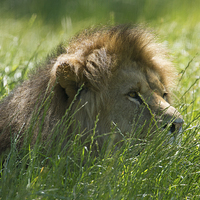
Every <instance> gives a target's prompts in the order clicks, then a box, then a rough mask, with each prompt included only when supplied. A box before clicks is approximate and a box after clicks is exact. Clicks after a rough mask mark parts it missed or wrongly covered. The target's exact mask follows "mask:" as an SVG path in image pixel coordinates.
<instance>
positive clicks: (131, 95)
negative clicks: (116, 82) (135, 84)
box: [128, 92, 137, 98]
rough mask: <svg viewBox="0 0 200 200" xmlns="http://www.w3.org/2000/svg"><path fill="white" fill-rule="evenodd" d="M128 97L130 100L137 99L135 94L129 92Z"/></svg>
mask: <svg viewBox="0 0 200 200" xmlns="http://www.w3.org/2000/svg"><path fill="white" fill-rule="evenodd" d="M128 96H129V97H131V98H136V97H137V93H136V92H129V93H128Z"/></svg>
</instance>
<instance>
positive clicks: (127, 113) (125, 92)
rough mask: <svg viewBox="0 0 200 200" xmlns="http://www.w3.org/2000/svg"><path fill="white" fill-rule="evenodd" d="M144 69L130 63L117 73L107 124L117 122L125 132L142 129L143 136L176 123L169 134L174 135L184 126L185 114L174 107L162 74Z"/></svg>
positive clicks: (111, 85) (107, 107) (107, 108)
mask: <svg viewBox="0 0 200 200" xmlns="http://www.w3.org/2000/svg"><path fill="white" fill-rule="evenodd" d="M142 69H144V67H143V66H140V65H138V64H137V63H136V62H129V63H126V64H124V67H122V69H120V70H119V71H117V72H116V73H115V74H113V76H112V78H111V80H110V82H109V87H108V89H107V94H108V98H107V101H108V102H107V103H106V104H105V110H104V111H105V114H103V117H102V120H103V123H105V121H107V122H108V121H110V122H111V123H112V122H113V123H114V124H116V126H117V127H118V128H119V129H120V130H121V132H122V133H123V134H124V133H126V132H131V131H137V130H140V136H141V137H145V136H146V134H147V133H148V132H150V133H153V132H154V131H156V130H157V129H158V128H163V129H164V128H165V127H167V125H168V124H169V123H172V125H171V127H170V130H169V133H173V135H172V137H173V136H174V134H177V133H178V132H179V131H180V129H181V126H182V123H183V119H182V116H181V115H180V113H179V112H178V111H177V110H176V109H175V108H174V107H172V106H170V104H169V101H170V94H169V93H168V91H167V88H166V87H165V85H164V84H163V83H162V82H161V80H160V77H159V74H158V73H157V72H155V71H153V70H150V69H148V70H142Z"/></svg>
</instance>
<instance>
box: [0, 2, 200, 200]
mask: <svg viewBox="0 0 200 200" xmlns="http://www.w3.org/2000/svg"><path fill="white" fill-rule="evenodd" d="M2 2H3V3H4V4H2V5H4V7H5V8H7V10H6V9H5V10H6V11H4V10H2V12H1V20H0V84H1V86H0V98H1V99H2V98H3V97H4V96H6V95H7V94H8V93H9V92H10V91H11V90H12V89H13V88H14V87H15V86H16V85H17V84H19V82H21V81H22V80H24V79H26V78H27V73H28V72H29V71H30V69H33V68H34V66H35V63H36V62H40V61H41V60H43V59H44V57H45V56H46V54H47V53H48V52H50V51H51V50H52V49H53V48H54V47H55V46H56V45H57V44H59V43H60V41H62V40H63V39H68V38H70V37H71V36H72V35H73V34H74V33H75V32H77V31H79V30H81V29H83V28H85V27H87V26H91V25H93V24H99V23H102V24H104V23H107V21H108V20H109V23H111V24H112V23H115V22H116V23H121V22H132V21H133V22H142V23H148V26H150V27H152V28H154V29H155V30H156V33H158V35H159V41H161V42H163V41H164V44H166V45H167V46H168V47H169V49H170V50H171V54H172V56H173V62H174V65H175V67H176V69H177V72H178V83H177V86H176V90H175V96H174V106H175V107H176V108H177V109H178V110H179V111H180V112H181V114H182V115H183V118H184V121H185V123H184V126H183V140H182V144H181V145H177V144H172V145H162V144H163V138H165V134H166V133H160V134H158V135H159V136H158V137H157V138H156V139H154V140H152V141H148V140H144V141H142V144H141V145H144V144H145V148H143V146H140V145H133V140H134V137H135V135H133V136H132V137H131V139H128V138H125V139H124V144H123V146H122V147H121V148H120V149H118V150H117V151H113V150H114V147H113V149H110V151H106V150H105V149H104V148H103V149H102V150H101V151H100V152H99V156H98V157H95V155H93V154H92V153H91V149H87V148H86V147H85V145H84V144H82V143H81V134H80V135H74V134H72V136H71V138H70V140H69V144H68V145H67V146H66V148H68V150H67V154H66V153H65V152H64V151H61V150H60V146H59V143H58V144H57V145H55V147H54V149H47V148H44V147H43V146H42V145H41V143H39V142H38V143H37V144H36V145H35V146H34V148H30V147H29V145H28V143H27V146H25V147H24V149H23V150H21V151H17V150H16V142H17V140H16V141H13V145H12V148H11V150H10V151H9V152H7V153H6V154H5V155H4V158H5V160H4V161H3V159H1V162H0V164H1V166H0V199H20V200H21V199H170V200H171V199H199V198H200V149H199V148H200V147H199V145H200V144H199V141H200V135H199V134H200V125H199V121H200V111H199V108H200V80H199V79H200V61H199V60H200V56H199V46H200V40H199V33H200V24H199V22H198V15H199V10H198V8H199V6H198V5H199V4H198V1H197V0H196V1H193V2H192V3H191V1H186V0H182V1H180V0H177V1H176V2H175V1H170V0H168V1H164V0H163V1H162V4H161V3H160V1H158V0H154V3H153V4H152V5H151V4H150V2H149V1H145V0H143V1H141V2H142V3H137V1H123V2H122V1H116V2H115V1H113V2H112V1H102V2H101V4H99V3H97V2H96V1H92V2H91V1H90V0H87V1H77V2H78V3H77V4H76V3H73V2H71V1H69V3H70V4H69V5H70V6H72V7H73V9H74V10H73V11H71V10H70V8H66V7H65V6H66V5H68V4H66V5H65V6H60V7H59V8H58V7H57V9H60V10H59V11H60V12H59V16H58V17H57V18H55V19H54V21H52V23H51V22H49V23H48V22H47V19H51V16H50V13H51V11H52V10H53V8H52V7H48V10H44V12H42V10H41V9H42V8H43V9H44V7H42V8H38V10H39V9H40V10H39V11H40V12H39V11H38V10H34V11H32V10H31V9H34V8H35V9H36V7H34V5H32V6H30V8H29V7H27V10H29V12H30V13H31V14H30V13H28V14H27V13H22V14H21V15H20V16H18V15H17V14H18V13H19V11H20V6H19V5H15V8H16V9H15V10H12V9H11V8H10V7H9V6H8V5H11V3H10V4H9V3H8V2H12V1H2ZM13 2H14V1H13ZM15 2H18V1H15ZM19 2H20V1H19ZM33 2H34V1H33ZM35 2H36V3H37V1H35ZM59 2H60V1H59ZM32 4H33V3H32ZM39 5H43V4H38V6H39ZM25 6H27V5H25ZM87 6H89V8H88V11H87V12H86V11H85V10H86V9H85V8H86V7H87ZM4 7H3V8H4ZM8 8H10V9H11V10H9V9H8ZM64 8H65V9H67V10H66V11H65V10H64ZM21 10H23V7H22V8H21ZM25 10H26V9H25ZM13 11H14V12H13ZM23 12H25V11H24V10H23ZM64 12H66V13H68V14H64ZM2 13H3V14H2ZM134 13H136V14H134ZM53 14H54V15H55V12H53ZM15 16H18V17H15ZM55 24H59V25H58V26H56V27H55ZM56 130H57V131H55V134H58V133H59V124H58V126H57V129H56ZM27 134H31V131H30V132H29V131H27ZM16 139H17V138H16ZM63 139H64V135H63V136H62V138H61V139H60V140H61V141H62V140H63ZM93 139H94V138H88V141H90V142H92V141H93ZM139 149H142V150H141V151H140V154H138V153H137V152H138V151H139ZM83 163H84V165H83Z"/></svg>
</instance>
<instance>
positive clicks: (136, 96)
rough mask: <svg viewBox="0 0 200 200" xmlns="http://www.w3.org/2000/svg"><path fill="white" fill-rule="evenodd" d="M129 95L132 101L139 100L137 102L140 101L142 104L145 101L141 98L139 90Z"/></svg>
mask: <svg viewBox="0 0 200 200" xmlns="http://www.w3.org/2000/svg"><path fill="white" fill-rule="evenodd" d="M127 96H128V99H129V100H130V101H137V102H139V103H140V104H142V103H143V101H142V99H141V98H140V96H139V95H138V93H137V92H129V93H128V94H127Z"/></svg>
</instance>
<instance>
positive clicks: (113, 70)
mask: <svg viewBox="0 0 200 200" xmlns="http://www.w3.org/2000/svg"><path fill="white" fill-rule="evenodd" d="M58 50H59V49H58ZM61 52H62V53H60V52H59V53H58V55H57V56H56V58H51V59H49V60H48V62H47V64H46V65H45V66H43V67H41V68H38V71H37V72H36V73H35V74H33V75H32V77H30V79H28V80H27V81H25V82H24V83H22V84H21V85H20V86H19V87H18V88H16V89H15V90H14V92H12V93H10V95H9V96H8V97H7V98H5V99H4V100H3V101H2V102H1V103H0V132H1V134H0V143H1V145H0V153H1V152H3V151H4V150H5V149H7V148H8V147H9V146H10V144H11V138H10V136H11V137H13V135H15V133H19V134H21V137H20V141H19V146H21V143H23V135H24V134H23V133H24V132H25V130H28V129H29V127H30V125H31V126H33V128H31V133H33V139H32V143H33V144H34V143H35V142H36V138H37V136H38V134H41V135H42V140H43V141H44V140H46V139H47V138H48V137H49V135H50V138H51V135H52V133H54V132H53V131H54V127H56V125H57V124H58V123H59V122H60V123H62V125H64V126H65V122H64V121H63V116H65V117H64V119H66V115H65V114H66V110H67V112H70V113H72V115H73V116H74V118H75V121H76V122H77V123H78V124H79V127H80V128H79V132H84V131H85V133H88V134H89V133H90V131H91V130H93V129H94V127H96V134H99V135H102V134H104V133H110V132H111V129H112V128H113V126H114V128H116V127H117V129H118V130H119V131H118V132H119V133H120V134H116V135H114V136H116V137H115V141H119V140H121V135H126V133H128V132H134V131H138V130H139V133H140V137H141V138H143V137H145V136H146V134H147V133H154V132H155V131H156V130H157V129H158V128H160V129H164V128H165V127H169V125H168V124H170V126H171V127H170V130H169V133H172V136H174V135H176V133H177V132H179V130H180V128H181V126H182V123H183V120H182V117H181V115H180V113H179V112H178V111H177V110H176V109H175V108H174V107H172V106H170V96H171V91H170V88H171V86H172V85H173V82H174V79H175V75H174V68H173V66H172V64H171V62H170V61H169V60H168V58H167V53H166V52H165V50H164V49H163V48H162V47H161V45H160V44H158V43H156V42H155V40H154V37H153V36H152V34H151V33H149V31H146V30H144V29H142V28H140V27H139V28H138V27H136V28H131V27H129V26H116V27H113V28H103V29H98V30H92V31H85V32H84V33H82V34H80V35H78V36H77V37H75V38H74V39H72V41H71V42H70V43H69V45H68V47H67V48H65V47H62V48H61ZM51 86H52V87H51ZM52 91H53V92H52ZM49 97H50V98H49ZM48 100H51V101H50V102H49V101H48ZM46 104H47V106H46V107H45V105H46ZM77 109H78V111H77ZM97 118H98V123H97V124H96V121H97V120H96V119H97ZM34 120H36V122H34ZM68 121H69V120H68ZM31 123H32V124H31ZM72 127H75V126H74V124H73V125H72V126H70V127H69V129H67V134H68V135H70V134H71V133H72V132H73V133H74V131H75V130H70V129H72ZM55 129H56V128H55ZM60 134H62V131H61V133H60ZM150 135H151V134H150ZM99 138H100V139H99V144H100V143H101V142H102V141H103V140H104V139H105V137H99Z"/></svg>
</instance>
